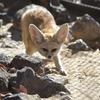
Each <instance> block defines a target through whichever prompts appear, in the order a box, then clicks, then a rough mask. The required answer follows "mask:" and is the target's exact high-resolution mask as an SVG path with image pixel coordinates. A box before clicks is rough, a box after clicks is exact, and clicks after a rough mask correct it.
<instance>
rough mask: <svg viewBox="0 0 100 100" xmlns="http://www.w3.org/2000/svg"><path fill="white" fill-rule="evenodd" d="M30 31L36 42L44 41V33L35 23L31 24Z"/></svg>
mask: <svg viewBox="0 0 100 100" xmlns="http://www.w3.org/2000/svg"><path fill="white" fill-rule="evenodd" d="M29 33H30V36H31V39H32V40H33V41H34V42H36V43H41V42H43V41H44V36H43V33H42V32H41V31H40V30H39V29H38V28H37V27H36V26H35V25H34V24H30V25H29Z"/></svg>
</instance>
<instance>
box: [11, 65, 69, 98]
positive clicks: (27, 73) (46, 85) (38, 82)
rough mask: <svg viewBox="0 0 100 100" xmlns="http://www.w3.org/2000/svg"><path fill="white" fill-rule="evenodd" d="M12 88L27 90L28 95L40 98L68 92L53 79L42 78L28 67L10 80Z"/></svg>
mask: <svg viewBox="0 0 100 100" xmlns="http://www.w3.org/2000/svg"><path fill="white" fill-rule="evenodd" d="M10 83H11V85H12V87H15V88H19V86H20V85H22V86H24V87H25V88H26V89H27V93H28V94H39V96H40V97H43V98H45V97H49V96H51V95H53V94H56V93H58V92H60V91H63V92H66V93H69V94H70V92H69V91H68V90H67V89H66V88H65V87H64V85H62V84H60V83H58V82H56V81H55V79H53V78H51V77H48V76H43V77H40V76H38V75H37V74H36V73H35V72H34V70H33V69H32V68H30V67H24V68H22V69H21V70H18V71H17V76H15V78H14V77H12V78H11V79H10Z"/></svg>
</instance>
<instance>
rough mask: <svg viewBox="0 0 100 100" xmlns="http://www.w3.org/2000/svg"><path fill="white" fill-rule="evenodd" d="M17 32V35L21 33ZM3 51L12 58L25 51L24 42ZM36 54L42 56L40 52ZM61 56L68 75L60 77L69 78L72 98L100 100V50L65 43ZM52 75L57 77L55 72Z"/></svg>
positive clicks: (49, 63)
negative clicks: (88, 49) (73, 47)
mask: <svg viewBox="0 0 100 100" xmlns="http://www.w3.org/2000/svg"><path fill="white" fill-rule="evenodd" d="M9 25H10V24H9ZM12 34H13V33H12ZM15 34H16V35H15V37H16V36H18V35H19V34H17V33H15ZM18 37H19V36H18ZM3 41H6V40H5V39H3ZM1 43H2V42H0V44H1ZM2 52H3V53H6V54H7V55H9V56H10V57H11V59H12V58H13V57H14V56H15V55H16V54H19V53H24V52H25V49H24V45H23V42H22V41H18V48H0V53H2ZM35 55H36V56H40V55H39V54H38V53H36V54H35ZM61 58H62V62H63V66H64V69H65V70H66V71H67V72H68V76H62V75H59V78H64V79H68V83H66V84H65V86H66V88H68V90H69V91H70V92H71V97H72V100H100V60H99V59H100V51H99V50H96V51H75V50H71V49H68V48H67V46H66V45H63V48H62V50H61ZM46 67H50V68H51V67H54V64H53V63H52V62H48V64H47V65H46ZM52 75H53V76H54V77H56V74H55V73H53V74H52ZM52 100H53V99H52Z"/></svg>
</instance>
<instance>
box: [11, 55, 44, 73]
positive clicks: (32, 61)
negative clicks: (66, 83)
mask: <svg viewBox="0 0 100 100" xmlns="http://www.w3.org/2000/svg"><path fill="white" fill-rule="evenodd" d="M25 66H28V67H31V68H32V69H33V70H34V71H35V72H36V73H38V74H39V75H42V74H44V63H43V61H42V59H40V58H39V57H36V56H29V55H26V54H19V55H16V56H15V57H14V58H13V60H12V61H11V64H10V67H15V68H16V69H21V68H23V67H25Z"/></svg>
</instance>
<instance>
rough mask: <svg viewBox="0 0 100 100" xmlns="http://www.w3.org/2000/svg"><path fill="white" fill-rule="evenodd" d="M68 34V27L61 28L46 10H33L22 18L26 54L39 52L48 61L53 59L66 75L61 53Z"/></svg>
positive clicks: (65, 25)
mask: <svg viewBox="0 0 100 100" xmlns="http://www.w3.org/2000/svg"><path fill="white" fill-rule="evenodd" d="M67 33H68V25H67V24H64V25H62V26H61V28H60V27H58V26H57V25H56V22H55V20H54V18H53V16H52V15H51V13H50V12H49V11H48V10H46V9H45V8H42V7H40V8H38V9H31V10H28V11H26V12H25V13H24V14H23V16H22V37H23V41H24V44H25V48H26V53H27V54H28V55H32V54H33V53H34V52H36V51H38V52H39V53H40V54H41V55H43V56H45V57H46V58H48V59H52V60H53V62H54V63H55V65H56V68H57V70H59V71H60V73H61V74H64V75H65V74H66V72H65V71H64V70H63V68H62V64H61V60H60V56H59V51H60V49H61V45H62V44H63V42H64V41H65V39H66V37H67Z"/></svg>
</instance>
